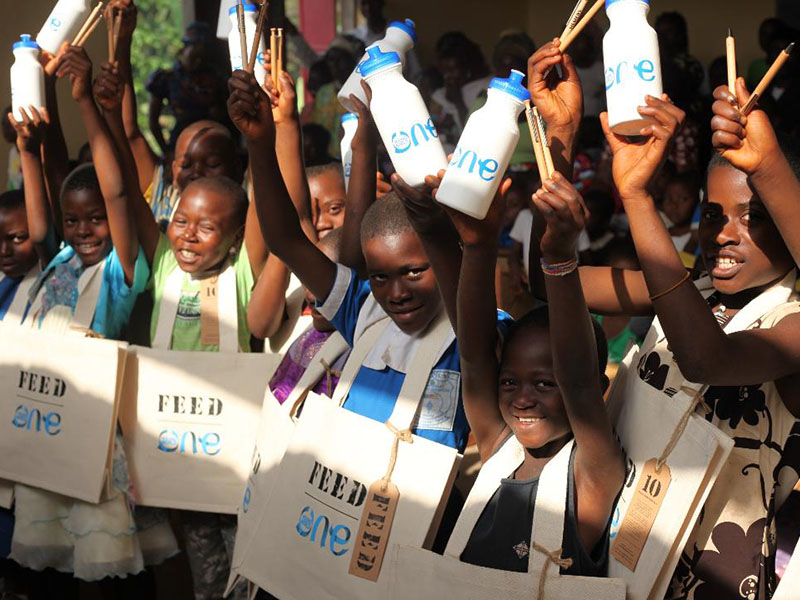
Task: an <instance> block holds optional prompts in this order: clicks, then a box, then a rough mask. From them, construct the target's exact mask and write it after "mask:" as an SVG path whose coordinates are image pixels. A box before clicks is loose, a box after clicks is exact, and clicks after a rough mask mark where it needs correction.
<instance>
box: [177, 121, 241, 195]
mask: <svg viewBox="0 0 800 600" xmlns="http://www.w3.org/2000/svg"><path fill="white" fill-rule="evenodd" d="M202 177H230V178H231V179H233V180H234V181H239V179H241V174H240V173H239V165H238V159H237V158H236V151H235V148H234V147H233V143H232V142H231V139H230V137H229V136H228V133H227V131H225V130H224V128H223V127H222V125H219V124H218V123H212V122H209V121H200V122H198V123H193V124H192V125H190V126H189V127H187V128H186V129H184V130H183V132H181V135H180V136H179V137H178V142H177V143H176V145H175V159H174V160H173V162H172V180H173V181H174V182H175V185H177V186H178V189H179V190H180V191H181V192H183V190H185V189H186V187H187V186H188V185H189V184H190V183H191V182H192V181H195V180H197V179H200V178H202Z"/></svg>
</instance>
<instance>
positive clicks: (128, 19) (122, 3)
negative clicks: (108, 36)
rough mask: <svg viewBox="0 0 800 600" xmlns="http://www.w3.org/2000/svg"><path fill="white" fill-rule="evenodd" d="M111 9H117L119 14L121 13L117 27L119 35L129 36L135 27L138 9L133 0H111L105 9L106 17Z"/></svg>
mask: <svg viewBox="0 0 800 600" xmlns="http://www.w3.org/2000/svg"><path fill="white" fill-rule="evenodd" d="M112 9H117V10H118V11H119V13H120V15H122V21H121V22H120V28H119V37H120V38H130V37H131V36H132V35H133V32H134V30H135V29H136V19H137V13H138V9H137V8H136V5H135V4H134V3H133V0H111V2H109V3H108V5H107V6H106V9H105V15H106V18H108V16H109V15H111V14H112V13H111V10H112Z"/></svg>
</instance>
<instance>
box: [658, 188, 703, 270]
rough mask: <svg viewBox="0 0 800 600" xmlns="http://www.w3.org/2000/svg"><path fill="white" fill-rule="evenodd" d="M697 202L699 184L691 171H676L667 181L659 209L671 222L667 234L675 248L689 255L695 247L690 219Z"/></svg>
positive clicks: (694, 232) (692, 253)
mask: <svg viewBox="0 0 800 600" xmlns="http://www.w3.org/2000/svg"><path fill="white" fill-rule="evenodd" d="M699 202H700V186H699V184H698V182H697V178H696V177H695V176H694V174H693V173H678V174H676V175H675V176H674V177H673V178H671V179H670V180H669V181H668V182H667V186H666V189H665V190H664V201H663V203H662V206H661V209H662V210H663V211H664V214H665V215H666V217H667V219H669V222H670V223H671V224H672V225H670V227H669V235H670V237H671V238H672V243H673V244H674V245H675V249H676V250H677V251H678V252H685V253H686V254H689V255H690V256H694V252H695V250H696V249H697V239H696V238H697V236H696V230H695V229H694V228H693V226H692V220H693V217H694V213H695V209H696V208H697V204H698V203H699ZM689 266H691V265H689Z"/></svg>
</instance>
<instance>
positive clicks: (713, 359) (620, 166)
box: [536, 61, 800, 599]
mask: <svg viewBox="0 0 800 600" xmlns="http://www.w3.org/2000/svg"><path fill="white" fill-rule="evenodd" d="M544 63H545V61H542V64H544ZM536 76H537V77H538V78H539V79H540V78H541V75H540V73H539V65H537V67H536ZM738 88H739V102H741V103H743V99H746V92H745V91H744V89H743V85H742V84H741V83H739V84H738ZM717 93H718V94H720V97H722V98H724V99H722V100H718V104H719V103H720V102H722V103H727V104H728V107H727V113H726V114H727V115H728V117H727V118H726V119H723V121H724V123H720V119H719V118H718V117H719V116H720V112H717V117H715V121H714V122H715V129H717V130H718V131H717V132H716V133H715V141H716V142H717V143H725V145H726V146H728V148H730V154H728V151H726V153H725V154H726V156H731V157H732V158H737V159H741V162H739V164H740V165H741V166H740V167H737V166H734V164H733V163H732V162H729V161H727V160H725V159H722V158H720V157H717V158H715V159H713V160H712V162H711V165H710V167H709V172H708V176H707V194H706V199H705V200H704V203H703V206H702V217H701V221H700V228H699V241H700V249H701V258H702V261H703V262H704V264H705V267H706V269H707V271H708V274H709V279H706V280H704V281H699V282H697V286H695V285H690V284H689V277H688V276H687V275H686V273H687V272H686V270H685V268H684V266H683V264H682V262H681V259H680V257H679V255H678V253H677V251H676V250H675V247H674V245H673V244H672V240H671V238H670V236H669V232H668V231H667V228H666V227H665V225H664V223H663V221H662V220H661V218H660V216H659V214H658V211H657V210H656V208H655V205H654V203H653V200H652V198H651V197H650V195H649V194H648V192H647V191H646V190H647V186H648V184H649V182H650V181H651V179H652V178H653V176H654V173H655V172H656V170H657V168H658V166H659V165H660V164H661V161H662V159H663V157H664V154H665V152H666V151H667V149H668V146H669V142H670V139H671V137H672V135H673V134H674V131H675V130H676V129H677V127H678V126H679V125H680V123H681V121H682V119H683V116H684V115H683V112H682V111H681V110H680V109H678V108H676V107H675V106H673V105H672V104H671V103H669V102H668V101H666V100H665V99H658V98H647V99H646V106H643V107H640V109H639V112H640V114H642V115H645V116H648V117H652V118H653V119H655V121H656V124H654V125H652V126H649V127H646V128H644V129H643V130H642V135H643V136H645V137H646V140H645V141H644V142H643V143H642V142H639V143H636V144H633V143H630V142H629V141H627V140H624V139H622V138H620V137H617V136H615V135H613V134H612V133H610V132H609V130H608V120H607V118H606V117H605V116H604V117H603V122H604V130H605V132H606V139H607V140H608V142H609V144H610V145H611V149H612V151H613V153H614V179H615V183H616V185H617V188H618V190H619V193H620V196H621V198H622V200H623V203H624V206H625V210H626V213H627V214H628V217H629V221H630V226H631V233H632V235H633V240H634V243H635V244H636V249H637V253H638V255H639V259H640V262H641V265H642V269H643V271H642V272H630V271H623V272H619V271H617V272H613V271H611V270H610V269H607V268H592V267H589V268H584V269H581V271H582V272H581V282H582V284H583V289H584V292H585V294H586V299H587V304H588V305H589V308H590V309H591V310H593V311H596V312H599V313H601V314H646V313H648V312H652V311H655V313H656V315H657V316H658V321H659V323H658V324H657V325H654V328H655V329H652V330H651V332H650V333H649V334H648V338H647V339H646V340H645V342H644V345H643V351H645V352H649V353H650V354H649V355H648V357H647V360H646V361H645V363H644V364H642V365H641V366H640V368H637V369H636V371H635V373H636V376H637V377H638V379H639V380H641V382H642V383H643V384H644V385H649V386H652V387H655V388H656V389H658V390H662V391H665V393H664V401H665V402H668V401H670V400H669V399H670V396H669V394H668V393H667V392H666V390H668V389H670V388H671V389H679V388H680V386H681V385H683V382H684V381H687V380H688V381H693V382H699V383H703V384H706V385H708V386H712V387H710V388H709V389H708V390H707V391H706V392H705V394H704V399H705V402H706V404H708V406H709V407H710V409H711V412H710V413H709V414H708V416H707V418H708V420H709V421H710V422H712V423H713V424H714V425H716V426H717V427H719V428H720V429H721V430H722V431H724V432H725V433H726V434H728V435H730V436H731V437H732V438H734V439H735V440H736V444H735V446H734V449H733V451H732V453H731V455H730V456H729V458H728V460H727V462H726V464H725V465H724V466H723V468H722V472H721V473H720V475H719V477H718V479H717V482H716V484H715V486H714V488H713V489H712V490H711V493H710V494H709V496H708V499H707V500H706V503H705V506H704V510H703V512H702V513H701V517H700V518H699V520H698V522H697V524H696V525H695V527H694V530H693V531H692V532H691V533H690V534H689V539H688V543H687V545H686V546H685V548H684V551H683V555H682V557H681V561H680V563H679V565H678V568H677V570H676V572H675V574H674V575H673V579H672V584H671V590H670V592H669V595H668V597H670V598H689V599H691V598H698V599H699V598H702V597H714V598H717V597H719V598H731V597H736V596H742V597H748V598H753V599H758V598H768V597H769V596H770V595H771V591H772V589H773V588H774V584H775V577H774V569H773V560H774V539H775V531H774V516H775V511H776V510H777V509H778V508H779V507H780V505H781V503H782V501H783V499H784V498H785V497H786V494H788V490H789V489H790V488H791V487H793V486H794V484H795V482H796V481H797V480H798V475H797V473H798V472H800V464H798V462H800V461H798V459H797V457H796V456H793V454H792V453H789V452H786V449H787V445H788V444H787V442H788V440H789V438H790V435H796V431H797V429H798V427H797V420H796V415H800V405H799V404H798V397H800V389H799V388H798V383H797V378H796V375H795V374H796V373H797V372H798V370H800V360H798V358H797V357H798V356H800V340H799V339H798V337H797V335H796V330H797V327H798V326H800V316H798V315H797V314H796V313H797V312H800V305H798V304H797V303H796V302H794V299H795V296H794V291H793V288H794V285H795V283H794V282H795V279H796V268H795V264H794V262H793V260H792V256H791V254H790V253H789V250H788V249H787V248H786V245H785V244H784V242H783V240H782V239H781V237H780V235H779V234H778V230H777V228H776V223H777V224H780V227H781V228H785V230H787V231H788V230H789V229H795V230H796V223H797V220H796V219H795V220H792V221H789V220H787V213H782V212H781V211H780V208H781V207H786V206H787V205H788V204H789V203H791V204H796V203H795V202H791V199H793V198H796V197H797V191H796V190H797V179H796V175H793V174H792V169H791V168H789V167H788V165H789V163H788V162H787V161H786V160H785V159H784V158H783V157H781V156H780V151H779V150H778V147H777V144H775V143H773V144H771V145H765V146H756V148H757V150H758V152H757V154H758V155H759V156H760V157H761V158H759V160H756V161H754V162H752V163H748V159H752V156H753V153H752V152H751V151H752V146H750V147H746V146H744V144H743V143H742V142H741V141H740V142H736V141H735V140H732V139H731V138H729V137H727V136H726V135H725V134H726V133H728V132H730V133H733V134H734V136H735V137H741V136H742V135H743V123H747V124H749V123H750V122H751V121H756V123H758V122H759V121H761V123H762V124H763V122H764V120H765V119H766V117H765V115H763V113H760V111H755V112H753V113H751V114H750V115H749V116H748V117H747V119H746V120H744V119H742V118H741V117H738V116H737V115H735V114H734V115H732V118H731V114H730V113H731V111H730V109H731V108H733V105H734V104H735V101H732V98H731V96H730V94H729V92H727V93H726V92H724V91H718V92H717ZM718 108H719V106H718ZM545 118H546V117H545ZM762 129H763V128H762ZM773 139H774V138H773ZM725 140H727V142H726V141H725ZM757 140H758V136H757V135H756V136H754V139H753V140H751V141H752V142H756V141H757ZM564 141H565V142H566V143H567V144H568V145H570V144H571V143H572V142H571V141H570V140H569V139H567V140H564ZM569 147H571V146H569ZM739 149H745V151H744V152H742V153H741V154H739V153H738V150H739ZM761 160H763V162H764V164H765V166H766V165H769V164H773V165H779V168H778V169H777V170H776V171H773V172H772V173H769V169H767V170H766V171H764V172H763V175H764V176H765V177H764V179H763V180H761V182H760V183H759V184H758V185H756V179H757V178H752V179H749V178H748V172H747V171H746V170H742V169H747V168H750V167H753V166H755V167H758V165H759V163H760V162H761ZM768 173H769V175H768V176H767V174H768ZM775 192H778V195H776V194H775ZM787 192H789V193H787ZM761 194H763V195H764V198H766V197H769V198H770V200H769V206H771V207H772V208H774V209H775V210H774V212H773V215H774V216H775V217H778V215H780V216H779V217H778V218H777V219H776V221H773V220H772V218H770V215H769V214H768V213H767V210H766V209H765V206H764V204H765V202H767V200H765V199H764V198H762V197H761ZM780 194H783V196H782V197H781V196H779V195H780ZM773 200H774V202H773ZM795 216H796V215H795ZM792 239H796V234H795V238H790V237H789V236H788V235H787V240H792ZM698 287H699V288H700V289H704V288H705V289H706V290H707V292H710V293H711V294H710V295H709V296H708V297H707V298H704V294H701V292H700V290H699V289H698ZM709 288H710V289H709ZM721 325H722V326H721ZM660 330H663V334H660V333H659V332H660ZM637 385H638V382H637Z"/></svg>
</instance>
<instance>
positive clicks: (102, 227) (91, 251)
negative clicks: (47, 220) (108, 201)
mask: <svg viewBox="0 0 800 600" xmlns="http://www.w3.org/2000/svg"><path fill="white" fill-rule="evenodd" d="M61 213H62V219H63V222H64V241H66V242H67V244H69V245H70V246H72V248H73V249H74V250H75V253H76V254H77V255H78V256H79V257H80V259H81V261H82V262H83V264H84V265H87V266H91V265H95V264H97V263H99V262H100V261H101V260H102V259H103V258H105V257H106V255H107V254H108V253H109V252H111V230H110V229H109V226H108V216H107V215H106V206H105V203H104V202H103V198H102V196H101V195H100V192H99V190H96V189H86V188H83V189H72V190H69V191H65V192H64V193H63V194H62V196H61Z"/></svg>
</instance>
